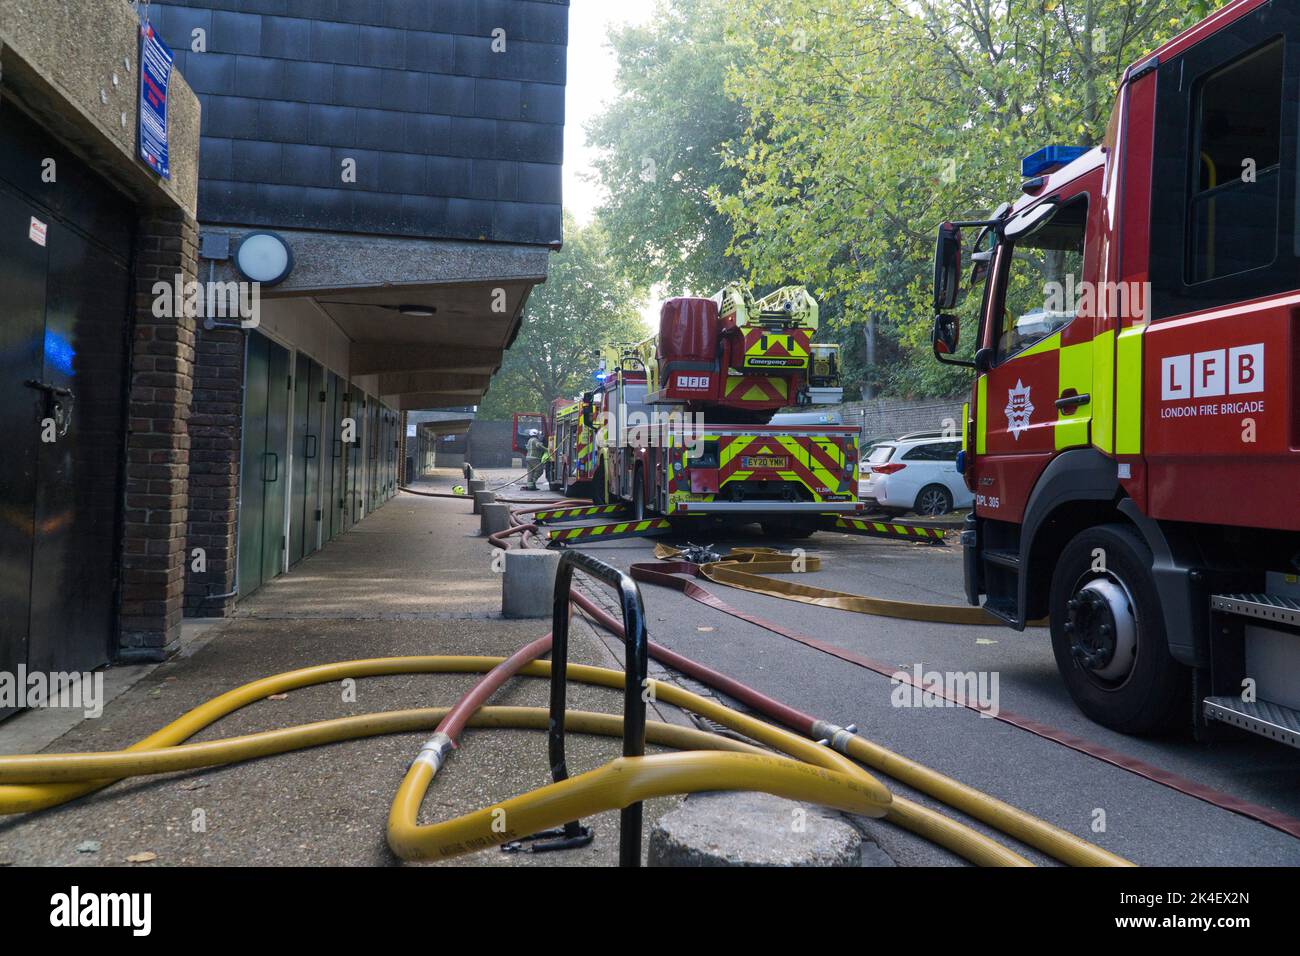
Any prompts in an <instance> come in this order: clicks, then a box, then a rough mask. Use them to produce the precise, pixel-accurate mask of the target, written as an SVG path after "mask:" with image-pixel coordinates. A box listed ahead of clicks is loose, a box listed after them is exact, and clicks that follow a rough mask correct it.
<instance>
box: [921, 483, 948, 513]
mask: <svg viewBox="0 0 1300 956" xmlns="http://www.w3.org/2000/svg"><path fill="white" fill-rule="evenodd" d="M912 510H913V511H915V512H916V513H917V514H919V515H925V516H926V517H930V518H936V517H938V516H939V515H946V514H947V513H948V512H949V511H952V492H951V491H949V490H948V489H947V488H945V487H944V486H943V485H926V486H925V487H924V488H922V489H921V490H920V491H918V492H917V493H916V504H915V505H913V506H912Z"/></svg>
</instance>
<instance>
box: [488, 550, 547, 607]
mask: <svg viewBox="0 0 1300 956" xmlns="http://www.w3.org/2000/svg"><path fill="white" fill-rule="evenodd" d="M559 566H560V552H558V551H542V550H540V549H529V550H526V551H525V550H510V551H507V552H506V566H505V574H503V575H502V576H501V615H502V617H517V618H549V617H550V616H551V607H552V605H553V603H554V600H555V572H556V570H557V569H558V568H559Z"/></svg>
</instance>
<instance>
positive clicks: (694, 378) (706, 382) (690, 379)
mask: <svg viewBox="0 0 1300 956" xmlns="http://www.w3.org/2000/svg"><path fill="white" fill-rule="evenodd" d="M711 384H712V380H711V379H710V378H709V376H707V375H678V376H677V387H678V388H680V389H682V390H683V391H691V392H701V391H708V389H709V387H710V385H711Z"/></svg>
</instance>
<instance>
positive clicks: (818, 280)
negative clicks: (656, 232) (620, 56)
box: [713, 0, 1201, 394]
mask: <svg viewBox="0 0 1300 956" xmlns="http://www.w3.org/2000/svg"><path fill="white" fill-rule="evenodd" d="M728 9H729V16H728V20H727V23H726V30H727V33H728V36H729V37H730V41H729V42H730V43H731V44H732V45H733V46H735V45H739V46H740V47H741V54H742V55H741V56H740V57H739V58H738V59H737V61H736V65H735V66H734V67H733V68H732V70H731V71H730V73H729V76H728V81H727V89H728V91H729V93H730V94H731V95H732V96H734V97H735V98H736V99H737V100H738V101H739V102H740V103H741V104H742V105H743V106H744V108H745V111H746V116H747V120H746V126H745V130H744V134H743V135H742V136H739V137H737V138H736V139H735V140H733V141H732V143H731V144H730V146H729V148H728V150H727V155H726V162H727V164H728V165H729V166H730V167H731V168H732V169H733V170H735V171H736V172H737V173H738V174H739V176H740V182H739V184H738V186H737V187H736V188H734V189H728V188H725V187H723V186H718V187H715V188H714V190H713V197H714V200H715V202H716V204H717V206H718V207H719V208H720V209H721V210H722V211H724V212H725V213H726V215H727V216H728V217H729V219H730V220H731V221H732V223H733V225H734V229H735V232H736V235H737V238H736V240H735V242H734V245H733V247H732V249H733V252H734V253H735V254H736V255H737V256H738V257H739V258H740V260H741V262H742V263H743V264H744V267H745V269H746V271H747V272H748V273H749V274H750V277H751V279H752V280H753V281H754V282H756V283H777V282H781V281H787V280H791V279H793V280H797V281H805V282H809V283H810V284H811V285H812V286H813V287H814V288H815V290H816V294H817V295H818V296H819V297H821V298H824V299H829V300H833V301H837V302H840V303H842V311H841V318H840V321H841V322H843V323H847V324H849V325H851V326H864V325H868V324H869V326H870V328H871V329H872V332H873V335H872V338H873V339H874V341H875V342H876V343H877V355H876V357H875V362H874V367H873V368H871V369H868V370H867V376H866V377H867V378H868V379H873V380H874V381H875V383H876V384H878V385H879V386H880V387H881V388H882V389H883V390H885V391H888V392H893V393H898V394H915V393H921V394H944V393H947V394H952V393H953V392H955V391H957V390H959V389H960V387H961V386H962V385H963V384H964V382H965V378H964V377H963V376H962V373H960V372H957V371H954V370H952V369H950V368H948V367H945V366H940V365H938V364H936V363H934V362H932V361H931V360H930V358H929V350H928V348H927V347H926V342H927V340H928V330H929V325H930V320H931V315H930V303H929V293H930V282H931V275H930V265H931V257H932V255H933V249H934V234H935V228H936V226H937V225H938V223H939V222H941V221H942V220H944V219H946V218H958V217H968V216H971V217H973V216H976V215H979V214H984V213H987V212H988V211H990V210H991V209H992V208H993V207H994V206H995V205H997V204H998V203H999V202H1001V201H1004V200H1010V199H1014V198H1015V196H1016V193H1017V187H1018V181H1019V159H1020V158H1021V157H1022V156H1023V155H1025V154H1027V153H1030V152H1033V151H1034V150H1035V149H1037V148H1038V147H1040V146H1043V145H1047V144H1049V143H1070V144H1081V145H1093V144H1095V143H1098V142H1100V141H1101V140H1102V138H1103V136H1104V133H1105V126H1106V122H1107V119H1108V117H1109V113H1110V107H1111V99H1112V97H1113V96H1114V93H1115V90H1116V88H1117V86H1118V83H1119V80H1120V77H1121V76H1122V74H1123V71H1124V68H1125V67H1126V66H1127V65H1128V64H1129V63H1130V62H1132V61H1134V60H1136V59H1137V58H1138V57H1140V56H1141V55H1142V54H1144V53H1145V52H1147V51H1148V50H1150V49H1152V48H1154V47H1155V46H1157V45H1158V44H1159V43H1160V42H1162V41H1163V40H1165V39H1167V38H1168V37H1170V36H1172V35H1173V34H1175V33H1177V32H1178V31H1179V30H1180V29H1182V28H1183V27H1185V26H1187V25H1189V24H1190V23H1192V22H1195V21H1196V20H1197V19H1198V18H1199V17H1200V15H1201V13H1200V12H1198V11H1195V10H1191V9H1189V8H1188V7H1187V6H1183V7H1182V8H1180V9H1174V8H1172V7H1171V5H1170V4H1168V3H1167V2H1165V0H1073V2H1062V0H1038V2H1032V3H1017V2H1014V0H910V2H904V0H734V2H732V3H730V4H728ZM840 334H841V335H843V332H842V331H841V332H840ZM852 359H853V356H852V355H850V360H852ZM861 360H862V357H861V355H859V356H858V361H861Z"/></svg>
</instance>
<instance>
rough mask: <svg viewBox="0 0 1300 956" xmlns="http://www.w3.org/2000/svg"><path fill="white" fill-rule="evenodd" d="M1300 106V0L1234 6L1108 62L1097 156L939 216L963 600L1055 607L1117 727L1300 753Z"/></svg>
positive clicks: (1068, 657) (1044, 156) (1008, 614)
mask: <svg viewBox="0 0 1300 956" xmlns="http://www.w3.org/2000/svg"><path fill="white" fill-rule="evenodd" d="M1298 121H1300V5H1297V4H1295V3H1276V2H1274V3H1268V2H1262V0H1240V2H1237V3H1233V4H1231V5H1229V6H1227V7H1225V8H1224V9H1222V10H1220V11H1219V12H1217V13H1216V14H1214V15H1213V16H1211V17H1209V18H1208V19H1206V20H1205V21H1203V22H1202V23H1200V24H1198V25H1197V26H1195V27H1193V28H1191V29H1189V30H1187V31H1186V32H1184V33H1183V34H1181V35H1180V36H1178V37H1177V38H1175V39H1174V40H1172V41H1170V42H1169V43H1167V44H1166V45H1164V46H1163V47H1161V48H1160V49H1159V50H1157V51H1156V52H1155V53H1154V54H1152V55H1151V56H1149V57H1147V58H1145V59H1143V60H1142V61H1140V62H1139V63H1137V64H1135V65H1134V66H1132V67H1130V68H1129V69H1128V70H1127V71H1126V73H1125V74H1124V77H1123V79H1122V82H1121V84H1120V89H1119V93H1118V97H1117V100H1116V103H1115V108H1114V112H1113V114H1112V117H1111V121H1110V124H1109V127H1108V129H1107V132H1106V135H1105V139H1104V141H1103V143H1102V144H1101V145H1100V146H1098V147H1096V148H1094V149H1090V150H1086V151H1085V150H1082V149H1075V148H1060V147H1049V148H1047V149H1044V150H1041V151H1039V152H1038V153H1035V154H1034V155H1032V156H1030V157H1028V158H1027V159H1026V160H1025V162H1024V164H1023V168H1022V173H1023V175H1024V179H1025V181H1024V184H1023V187H1022V188H1023V192H1024V195H1023V196H1022V197H1020V198H1019V199H1018V200H1017V201H1016V202H1015V203H1014V204H1008V205H1004V206H1002V207H1000V208H999V209H998V210H996V211H995V212H994V213H993V214H992V215H990V216H989V217H988V218H987V219H983V220H974V221H967V222H947V223H944V224H943V225H942V226H941V227H940V229H939V238H938V244H937V247H936V254H935V297H934V304H935V310H936V313H937V315H936V319H935V328H934V334H933V347H934V352H935V356H936V358H937V359H939V360H940V361H944V362H949V363H958V364H964V365H967V366H969V367H971V368H972V369H973V371H974V375H975V381H974V387H973V389H972V392H971V398H970V404H969V412H968V415H967V419H968V420H967V423H966V429H965V434H964V436H963V438H964V442H963V448H964V451H963V453H962V456H961V458H959V462H958V467H959V468H960V469H961V470H962V472H963V476H964V479H965V481H966V484H967V486H968V487H969V488H970V490H971V492H972V493H973V494H974V496H975V505H974V510H973V512H972V514H971V515H970V517H969V518H968V519H967V525H966V529H965V531H964V533H963V545H964V554H965V579H966V594H967V598H968V600H969V601H970V602H971V603H972V604H980V603H981V602H982V603H983V606H984V607H985V608H987V609H988V610H989V611H990V612H991V613H992V614H993V615H994V616H996V617H997V618H1000V619H1001V620H1002V621H1004V622H1005V623H1006V624H1008V625H1009V626H1011V627H1013V628H1016V629H1018V630H1019V629H1023V628H1024V627H1025V626H1026V625H1027V624H1029V623H1031V622H1034V621H1037V620H1041V619H1044V618H1047V619H1048V620H1049V622H1050V628H1051V638H1052V648H1053V652H1054V655H1055V658H1056V662H1057V666H1058V668H1059V670H1060V672H1061V674H1062V677H1063V678H1064V680H1065V683H1066V685H1067V687H1068V689H1069V691H1070V694H1071V696H1072V697H1073V699H1074V701H1075V702H1076V704H1077V705H1078V706H1079V707H1080V709H1081V710H1083V711H1084V712H1085V713H1086V714H1087V715H1088V716H1089V717H1091V718H1092V719H1094V720H1096V721H1098V722H1099V723H1102V724H1105V725H1107V726H1110V727H1112V728H1114V729H1116V730H1120V731H1124V732H1130V733H1145V732H1153V731H1156V730H1159V729H1162V728H1167V727H1170V726H1171V725H1175V726H1176V725H1182V726H1183V727H1187V726H1192V727H1193V728H1194V729H1195V730H1196V731H1197V732H1198V734H1199V735H1202V736H1213V734H1211V730H1212V729H1213V728H1214V727H1216V726H1220V725H1221V724H1231V725H1234V726H1237V727H1240V728H1244V729H1247V730H1251V731H1255V732H1257V733H1260V734H1264V735H1266V736H1269V737H1271V738H1273V739H1275V740H1279V741H1282V742H1285V743H1289V744H1291V745H1293V746H1300V580H1298V577H1297V576H1298V575H1300V391H1297V384H1296V383H1297V372H1298V371H1300V368H1298V366H1300V221H1298V211H1300V190H1298V189H1297V181H1298V179H1300V164H1298V157H1297V134H1298V130H1297V122H1298ZM972 232H973V233H975V234H976V236H977V238H976V240H975V243H974V248H973V252H972V255H971V260H972V262H973V267H972V270H971V276H970V280H969V284H970V287H971V289H972V291H978V292H979V294H980V298H979V302H978V321H977V325H976V328H975V330H974V341H973V346H972V347H971V349H970V351H969V352H967V353H966V354H967V355H969V356H970V357H969V358H961V357H958V348H959V339H960V335H959V326H960V322H959V320H958V318H957V316H956V315H955V314H953V310H954V309H955V308H956V305H957V301H958V298H959V293H960V286H961V284H962V279H963V275H962V256H961V246H962V240H963V236H964V234H965V233H972ZM973 298H974V297H973V296H972V299H973ZM1216 722H1217V723H1216Z"/></svg>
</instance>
